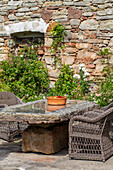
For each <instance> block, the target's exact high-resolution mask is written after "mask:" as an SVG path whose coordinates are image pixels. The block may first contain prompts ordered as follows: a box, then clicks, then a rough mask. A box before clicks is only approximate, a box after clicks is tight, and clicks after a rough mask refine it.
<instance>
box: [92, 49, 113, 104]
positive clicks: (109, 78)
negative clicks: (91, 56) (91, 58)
mask: <svg viewBox="0 0 113 170" xmlns="http://www.w3.org/2000/svg"><path fill="white" fill-rule="evenodd" d="M99 55H100V56H102V64H103V65H105V66H104V68H103V70H102V80H101V81H100V80H98V86H99V88H98V91H97V92H98V95H96V97H95V100H96V101H97V103H98V104H99V105H100V107H102V106H106V105H108V104H109V103H110V102H113V66H112V65H111V64H110V59H111V53H110V52H109V49H104V50H100V53H99Z"/></svg>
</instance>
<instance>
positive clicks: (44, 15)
mask: <svg viewBox="0 0 113 170" xmlns="http://www.w3.org/2000/svg"><path fill="white" fill-rule="evenodd" d="M41 17H42V18H43V19H44V20H45V21H46V22H49V20H50V19H51V17H52V12H51V11H47V10H42V12H41Z"/></svg>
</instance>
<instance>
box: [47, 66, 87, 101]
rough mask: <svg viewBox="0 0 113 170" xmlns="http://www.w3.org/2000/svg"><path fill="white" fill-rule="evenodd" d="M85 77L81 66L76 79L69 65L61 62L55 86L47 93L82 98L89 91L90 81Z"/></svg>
mask: <svg viewBox="0 0 113 170" xmlns="http://www.w3.org/2000/svg"><path fill="white" fill-rule="evenodd" d="M86 78H87V76H85V75H84V71H83V70H82V68H81V69H80V79H77V78H75V77H74V71H73V70H72V69H71V68H70V67H69V65H65V64H63V66H62V68H61V70H60V74H59V77H58V80H57V81H56V83H55V87H54V88H52V89H51V90H50V91H49V95H63V96H64V95H66V96H68V98H70V99H83V98H84V95H85V94H88V93H89V86H90V81H88V80H86Z"/></svg>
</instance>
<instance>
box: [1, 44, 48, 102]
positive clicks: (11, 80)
mask: <svg viewBox="0 0 113 170" xmlns="http://www.w3.org/2000/svg"><path fill="white" fill-rule="evenodd" d="M28 48H29V47H28ZM31 50H33V49H31ZM21 54H22V57H21ZM25 55H26V56H27V54H26V53H24V51H22V52H21V53H19V55H18V56H12V57H11V59H10V60H3V61H1V63H0V69H1V70H2V71H1V72H0V80H1V86H0V91H3V90H4V91H11V92H13V93H14V94H15V95H17V96H18V97H20V98H21V99H23V100H24V101H25V102H28V101H34V100H37V99H38V96H39V95H40V94H41V93H44V92H45V91H46V90H47V88H48V85H49V78H48V72H47V69H46V68H45V67H44V65H43V63H42V62H41V61H38V58H36V56H35V58H31V56H30V55H29V57H28V56H27V57H25ZM6 87H7V89H5V88H6Z"/></svg>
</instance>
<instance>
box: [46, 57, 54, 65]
mask: <svg viewBox="0 0 113 170" xmlns="http://www.w3.org/2000/svg"><path fill="white" fill-rule="evenodd" d="M45 61H46V63H47V64H53V62H54V58H53V57H52V56H45Z"/></svg>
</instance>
